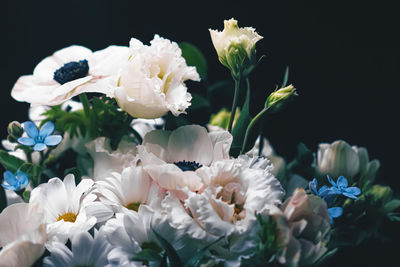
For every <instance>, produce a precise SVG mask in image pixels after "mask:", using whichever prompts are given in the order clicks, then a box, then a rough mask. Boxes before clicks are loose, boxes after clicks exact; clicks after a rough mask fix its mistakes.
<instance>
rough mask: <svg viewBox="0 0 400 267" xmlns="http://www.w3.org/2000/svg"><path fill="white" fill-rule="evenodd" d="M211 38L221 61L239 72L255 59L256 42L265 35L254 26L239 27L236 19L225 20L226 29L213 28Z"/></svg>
mask: <svg viewBox="0 0 400 267" xmlns="http://www.w3.org/2000/svg"><path fill="white" fill-rule="evenodd" d="M209 31H210V35H211V40H212V42H213V45H214V48H215V50H216V51H217V54H218V58H219V61H220V62H221V63H222V64H223V65H224V66H226V67H228V68H230V69H231V70H232V71H233V72H234V73H239V72H240V71H243V70H244V69H246V68H247V67H249V66H246V65H251V64H254V61H255V47H256V43H257V42H258V41H259V40H261V39H262V38H263V37H262V36H260V35H259V34H258V33H257V32H256V31H255V29H254V28H251V27H245V28H239V26H238V22H237V20H235V19H233V18H232V19H230V20H224V30H223V31H222V32H219V31H217V30H211V29H209Z"/></svg>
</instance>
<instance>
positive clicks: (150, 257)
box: [132, 249, 162, 262]
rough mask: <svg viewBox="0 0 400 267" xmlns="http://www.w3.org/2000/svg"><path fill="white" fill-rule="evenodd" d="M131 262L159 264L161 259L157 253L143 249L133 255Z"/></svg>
mask: <svg viewBox="0 0 400 267" xmlns="http://www.w3.org/2000/svg"><path fill="white" fill-rule="evenodd" d="M132 260H133V261H142V262H143V261H144V262H149V261H151V262H161V260H162V258H161V256H160V254H159V253H158V252H157V251H154V250H152V249H143V250H142V251H140V252H139V253H137V254H135V255H133V257H132Z"/></svg>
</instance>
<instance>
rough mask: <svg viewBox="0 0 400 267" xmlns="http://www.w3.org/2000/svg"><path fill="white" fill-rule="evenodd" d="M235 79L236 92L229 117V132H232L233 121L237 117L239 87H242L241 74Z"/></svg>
mask: <svg viewBox="0 0 400 267" xmlns="http://www.w3.org/2000/svg"><path fill="white" fill-rule="evenodd" d="M234 80H235V94H234V95H233V102H232V110H231V117H230V119H229V126H228V131H229V132H232V125H233V121H234V119H235V113H236V107H237V104H238V100H239V99H238V98H239V97H238V96H239V88H240V75H238V77H237V78H234Z"/></svg>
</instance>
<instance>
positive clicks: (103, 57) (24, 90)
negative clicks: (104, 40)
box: [11, 45, 128, 106]
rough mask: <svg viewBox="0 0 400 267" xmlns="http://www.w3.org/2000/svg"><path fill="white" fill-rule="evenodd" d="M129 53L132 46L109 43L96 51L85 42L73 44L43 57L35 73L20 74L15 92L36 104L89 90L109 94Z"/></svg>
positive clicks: (51, 102)
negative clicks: (110, 44)
mask: <svg viewBox="0 0 400 267" xmlns="http://www.w3.org/2000/svg"><path fill="white" fill-rule="evenodd" d="M127 57H128V48H127V47H122V46H109V47H107V48H105V49H103V50H100V51H97V52H94V53H93V52H92V51H91V50H90V49H88V48H86V47H83V46H77V45H73V46H69V47H66V48H63V49H61V50H59V51H57V52H55V53H54V54H53V55H51V56H49V57H46V58H45V59H43V60H42V61H41V62H40V63H39V64H38V65H37V66H36V67H35V69H34V71H33V75H25V76H22V77H20V78H19V79H18V80H17V82H16V83H15V85H14V87H13V89H12V91H11V96H12V97H13V98H14V99H15V100H17V101H21V102H28V103H31V104H32V105H48V106H54V105H59V104H62V103H63V102H65V101H67V100H69V99H71V98H72V97H74V96H76V95H79V94H81V93H85V92H96V93H104V94H108V93H109V90H110V87H109V86H108V85H109V82H110V79H114V78H113V75H116V74H117V73H118V71H119V68H120V66H121V65H122V64H124V63H125V62H126V60H127V59H126V58H127Z"/></svg>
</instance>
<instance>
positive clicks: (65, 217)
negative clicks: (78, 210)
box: [57, 212, 76, 222]
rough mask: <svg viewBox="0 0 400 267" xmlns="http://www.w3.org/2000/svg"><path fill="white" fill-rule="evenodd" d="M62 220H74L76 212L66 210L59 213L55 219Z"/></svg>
mask: <svg viewBox="0 0 400 267" xmlns="http://www.w3.org/2000/svg"><path fill="white" fill-rule="evenodd" d="M61 220H64V222H75V221H76V214H75V213H72V212H67V213H64V214H63V215H60V216H59V217H58V219H57V221H61Z"/></svg>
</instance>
